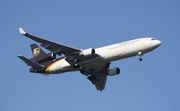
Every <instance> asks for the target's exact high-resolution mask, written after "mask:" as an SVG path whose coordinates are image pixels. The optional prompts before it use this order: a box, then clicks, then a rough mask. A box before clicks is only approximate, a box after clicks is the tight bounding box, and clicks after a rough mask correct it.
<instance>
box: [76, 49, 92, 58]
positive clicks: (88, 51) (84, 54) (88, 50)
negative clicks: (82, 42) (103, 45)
mask: <svg viewBox="0 0 180 111" xmlns="http://www.w3.org/2000/svg"><path fill="white" fill-rule="evenodd" d="M94 54H95V50H94V49H93V48H89V49H86V50H82V52H80V53H79V55H81V56H85V57H87V56H92V55H94Z"/></svg>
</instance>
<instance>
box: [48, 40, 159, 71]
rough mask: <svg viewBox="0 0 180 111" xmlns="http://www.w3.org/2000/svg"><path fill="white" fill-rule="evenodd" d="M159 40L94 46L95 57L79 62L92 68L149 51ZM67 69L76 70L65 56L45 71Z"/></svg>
mask: <svg viewBox="0 0 180 111" xmlns="http://www.w3.org/2000/svg"><path fill="white" fill-rule="evenodd" d="M160 44H161V42H160V41H159V40H157V39H154V38H140V39H134V40H130V41H126V42H121V43H117V44H113V45H109V46H105V47H100V48H96V49H95V52H96V54H97V55H99V56H97V57H94V58H93V59H89V60H86V61H82V62H80V63H79V64H80V65H81V66H83V67H84V68H85V69H93V68H96V67H99V66H102V65H104V64H106V63H110V62H112V61H115V60H120V59H124V58H128V57H133V56H136V55H139V56H142V54H145V53H147V52H150V51H152V50H154V49H155V48H157V47H158V46H159V45H160ZM67 71H76V70H75V69H73V67H72V66H71V65H70V64H69V63H68V62H67V61H66V60H65V58H63V59H61V60H58V61H56V62H55V63H53V64H51V65H50V66H48V67H47V69H46V73H49V74H50V73H63V72H67Z"/></svg>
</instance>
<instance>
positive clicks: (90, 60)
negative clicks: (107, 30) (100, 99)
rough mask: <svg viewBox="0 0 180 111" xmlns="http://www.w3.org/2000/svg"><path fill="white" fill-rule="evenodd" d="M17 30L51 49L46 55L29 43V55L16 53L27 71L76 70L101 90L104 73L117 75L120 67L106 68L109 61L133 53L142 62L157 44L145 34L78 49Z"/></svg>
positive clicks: (104, 82)
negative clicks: (118, 41)
mask: <svg viewBox="0 0 180 111" xmlns="http://www.w3.org/2000/svg"><path fill="white" fill-rule="evenodd" d="M19 31H20V34H21V35H24V36H26V37H28V38H30V39H32V40H34V41H36V42H38V43H40V46H41V47H43V48H45V49H47V50H49V51H51V53H49V54H47V53H45V52H44V51H43V50H42V49H41V48H40V47H39V46H38V45H36V44H31V50H32V53H33V55H34V57H33V58H31V59H28V58H26V57H24V56H22V55H19V56H18V57H19V58H20V59H21V60H23V61H24V62H25V63H27V65H29V66H31V68H30V72H32V73H40V74H43V75H49V74H62V73H65V72H70V71H80V73H81V74H83V75H85V76H87V79H88V80H90V81H91V83H92V84H93V85H95V87H96V89H97V90H100V91H102V90H104V89H105V85H106V80H107V77H108V76H114V75H118V74H120V68H118V67H114V68H110V64H111V62H113V61H116V60H121V59H125V58H129V57H133V56H139V58H138V59H139V61H142V56H143V55H144V54H146V53H148V52H150V51H152V50H154V49H156V48H157V47H159V46H160V45H161V41H160V40H158V39H156V38H153V37H146V38H138V39H134V40H129V41H125V42H120V43H116V44H112V45H108V46H104V47H100V48H88V49H85V50H82V49H77V48H74V47H70V46H67V45H63V44H60V43H56V42H53V41H50V40H46V39H43V38H40V37H37V36H34V35H31V34H29V33H27V32H25V31H24V30H23V29H22V28H19ZM62 54H63V55H64V56H63V57H60V58H56V55H59V56H61V55H62Z"/></svg>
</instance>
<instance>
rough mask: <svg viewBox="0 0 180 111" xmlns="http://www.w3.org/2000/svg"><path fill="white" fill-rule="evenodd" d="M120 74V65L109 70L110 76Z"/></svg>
mask: <svg viewBox="0 0 180 111" xmlns="http://www.w3.org/2000/svg"><path fill="white" fill-rule="evenodd" d="M118 74H120V69H119V68H118V67H115V68H113V69H109V70H108V75H109V76H114V75H118Z"/></svg>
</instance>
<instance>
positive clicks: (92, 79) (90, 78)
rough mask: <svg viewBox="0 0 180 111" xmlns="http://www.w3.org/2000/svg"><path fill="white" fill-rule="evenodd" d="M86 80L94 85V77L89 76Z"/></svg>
mask: <svg viewBox="0 0 180 111" xmlns="http://www.w3.org/2000/svg"><path fill="white" fill-rule="evenodd" d="M87 79H88V80H90V81H91V82H92V84H95V80H96V76H94V75H90V76H88V77H87Z"/></svg>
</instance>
